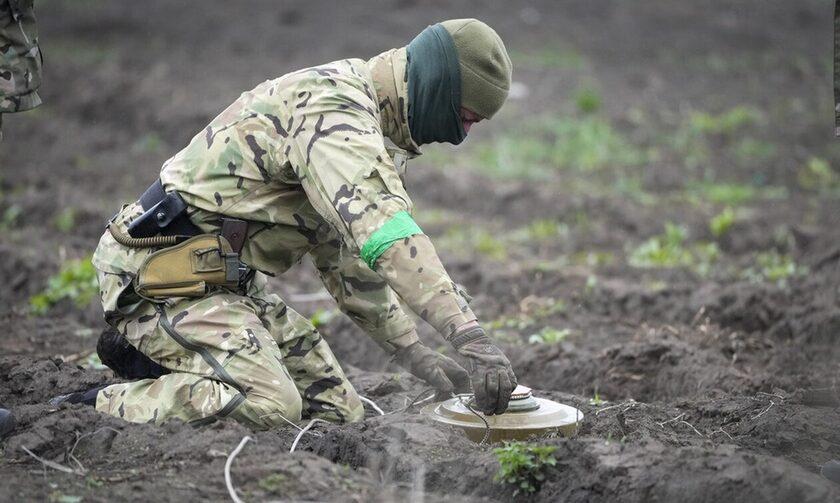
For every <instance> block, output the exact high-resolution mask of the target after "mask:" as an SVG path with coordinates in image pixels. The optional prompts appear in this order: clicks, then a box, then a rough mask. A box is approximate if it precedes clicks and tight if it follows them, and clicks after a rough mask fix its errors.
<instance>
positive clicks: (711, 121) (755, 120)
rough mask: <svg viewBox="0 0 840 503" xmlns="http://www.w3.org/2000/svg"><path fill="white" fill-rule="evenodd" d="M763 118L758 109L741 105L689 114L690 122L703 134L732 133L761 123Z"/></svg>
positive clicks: (692, 126) (694, 128)
mask: <svg viewBox="0 0 840 503" xmlns="http://www.w3.org/2000/svg"><path fill="white" fill-rule="evenodd" d="M762 118H763V116H762V114H761V112H759V111H758V109H756V108H754V107H750V106H743V105H740V106H736V107H734V108H731V109H729V110H727V111H725V112H722V113H719V114H709V113H706V112H694V113H692V114H691V115H690V116H689V123H690V125H691V128H692V129H693V130H694V131H696V132H698V133H701V134H711V135H731V134H733V133H735V132H737V131H738V130H740V129H742V128H744V127H745V126H750V125H754V124H759V123H760V122H761V121H762Z"/></svg>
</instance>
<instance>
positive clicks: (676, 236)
mask: <svg viewBox="0 0 840 503" xmlns="http://www.w3.org/2000/svg"><path fill="white" fill-rule="evenodd" d="M687 239H688V231H687V230H686V228H685V227H683V226H681V225H674V224H672V223H667V224H665V232H664V233H663V234H660V235H658V236H654V237H652V238H650V239H648V240H647V241H645V242H644V243H642V244H641V245H639V246H638V247H636V249H634V250H633V251H632V252H631V253H630V256H629V258H628V263H629V264H630V265H631V266H633V267H639V268H656V267H664V268H672V267H687V268H690V269H692V270H694V271H695V272H697V273H698V274H700V275H705V274H707V273H708V271H709V269H710V266H711V264H712V263H713V262H714V261H715V260H717V258H718V255H719V254H720V252H719V250H718V248H717V245H715V244H714V243H695V244H693V245H687V244H686V241H687Z"/></svg>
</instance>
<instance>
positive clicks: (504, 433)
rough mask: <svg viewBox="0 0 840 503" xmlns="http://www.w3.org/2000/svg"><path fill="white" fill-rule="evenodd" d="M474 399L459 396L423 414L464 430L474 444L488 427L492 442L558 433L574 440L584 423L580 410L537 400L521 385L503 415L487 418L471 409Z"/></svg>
mask: <svg viewBox="0 0 840 503" xmlns="http://www.w3.org/2000/svg"><path fill="white" fill-rule="evenodd" d="M472 399H473V396H472V394H467V395H458V396H456V397H454V398H450V399H449V400H445V401H443V402H438V403H432V404H429V405H427V406H425V407H424V408H423V413H424V414H426V415H427V416H428V417H430V418H432V420H433V421H435V422H438V423H441V424H447V425H450V426H457V427H459V428H461V429H463V430H464V432H465V433H466V434H467V437H469V438H470V440H473V441H475V442H479V441H481V440H482V439H483V438H484V436H485V433H487V429H488V427H489V433H488V437H487V438H488V441H490V442H500V441H503V440H522V439H525V438H528V437H530V436H532V435H541V434H545V433H549V432H558V431H559V432H560V433H562V434H563V435H564V436H566V437H571V436H572V435H574V434H575V432H576V431H577V428H578V425H579V424H580V422H581V421H582V420H583V413H582V412H581V411H579V410H578V409H576V408H574V407H570V406H568V405H563V404H561V403H557V402H553V401H551V400H546V399H544V398H538V397H535V396H533V395H532V394H531V389H530V388H528V387H525V386H522V385H519V386H517V387H516V389H515V390H514V391H513V394H512V395H511V397H510V403H509V404H508V408H507V410H506V411H505V412H504V414H498V415H493V416H485V415H484V414H482V413H481V412H479V411H478V410H477V409H476V408H475V407H474V406H472V402H471V400H472ZM471 409H472V410H471ZM485 421H486V424H485Z"/></svg>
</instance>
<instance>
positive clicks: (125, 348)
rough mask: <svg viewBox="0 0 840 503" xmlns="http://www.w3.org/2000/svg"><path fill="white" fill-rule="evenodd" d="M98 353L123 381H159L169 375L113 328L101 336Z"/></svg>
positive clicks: (167, 371)
mask: <svg viewBox="0 0 840 503" xmlns="http://www.w3.org/2000/svg"><path fill="white" fill-rule="evenodd" d="M96 352H97V354H99V360H100V361H101V362H102V363H103V364H104V365H107V366H108V368H110V369H111V370H113V371H114V373H115V374H117V375H118V376H120V377H122V378H123V379H146V378H152V379H157V378H158V377H160V376H162V375H164V374H168V373H169V370H167V369H165V368H163V367H161V366H160V365H158V364H157V363H155V362H154V361H152V359H151V358H149V357H148V356H146V355H144V354H143V353H141V352H140V351H138V350H137V348H135V347H134V346H132V345H131V344H130V343H129V342H128V340H127V339H126V338H125V337H123V335H122V334H121V333H119V332H118V331H117V330H116V329H114V328H113V327H108V328H107V329H105V331H103V332H102V335H100V336H99V341H98V342H97V343H96Z"/></svg>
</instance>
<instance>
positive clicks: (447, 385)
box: [426, 367, 455, 393]
mask: <svg viewBox="0 0 840 503" xmlns="http://www.w3.org/2000/svg"><path fill="white" fill-rule="evenodd" d="M426 382H428V383H429V384H431V385H432V387H433V388H435V389H436V390H437V391H441V392H445V393H451V392H452V390H454V389H455V385H454V384H452V381H450V380H449V377H447V376H446V373H445V372H444V371H443V369H441V368H440V367H435V369H434V370H433V371H432V372H431V373H430V374H429V376H428V378H427V379H426Z"/></svg>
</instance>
